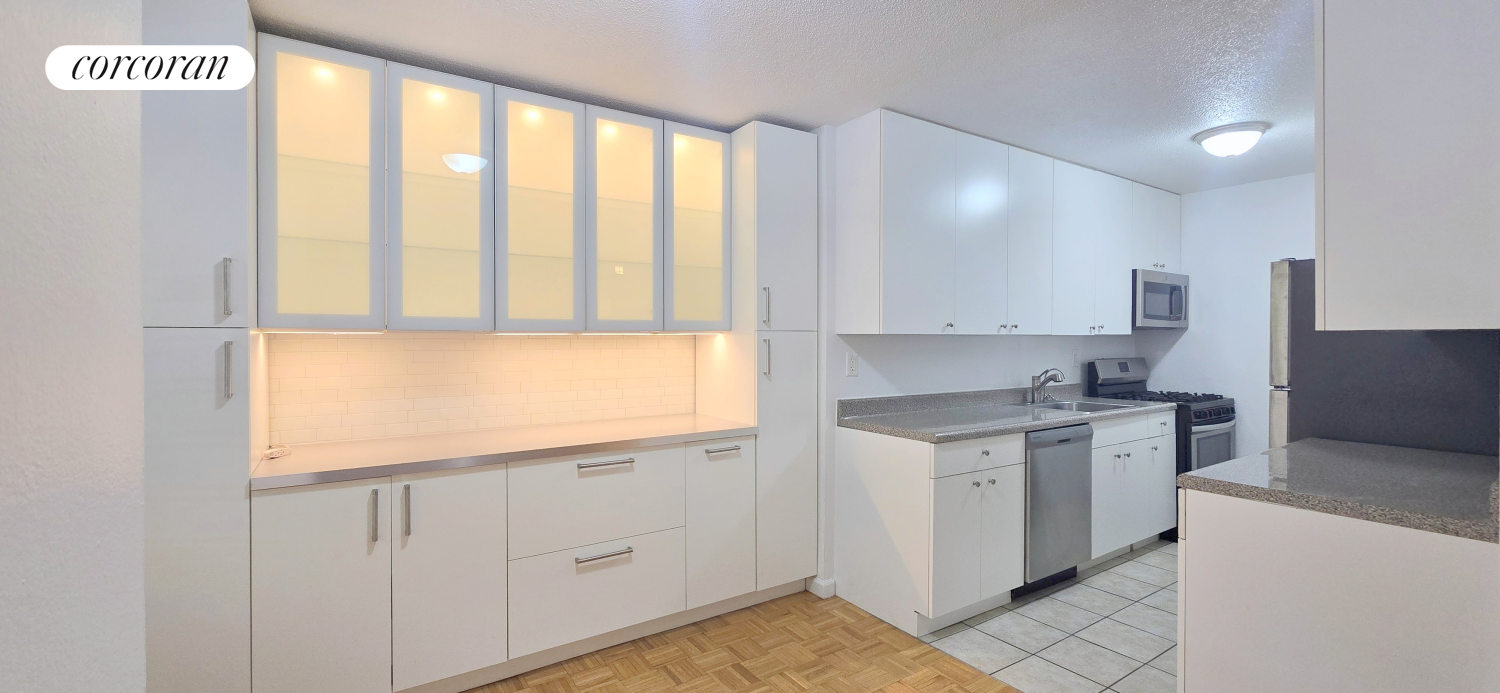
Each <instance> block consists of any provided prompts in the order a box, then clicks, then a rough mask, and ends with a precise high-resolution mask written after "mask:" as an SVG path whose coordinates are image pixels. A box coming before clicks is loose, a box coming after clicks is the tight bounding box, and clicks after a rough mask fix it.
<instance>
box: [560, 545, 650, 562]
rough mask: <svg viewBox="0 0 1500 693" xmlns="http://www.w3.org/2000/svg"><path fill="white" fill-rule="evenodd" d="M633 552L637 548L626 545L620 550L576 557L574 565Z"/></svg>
mask: <svg viewBox="0 0 1500 693" xmlns="http://www.w3.org/2000/svg"><path fill="white" fill-rule="evenodd" d="M631 553H635V549H634V548H633V547H630V546H627V547H625V548H623V549H620V550H619V551H610V552H609V553H601V554H599V555H597V556H589V557H588V558H574V559H573V565H583V564H585V563H592V562H594V561H602V560H604V559H606V558H614V557H615V556H624V555H626V554H631Z"/></svg>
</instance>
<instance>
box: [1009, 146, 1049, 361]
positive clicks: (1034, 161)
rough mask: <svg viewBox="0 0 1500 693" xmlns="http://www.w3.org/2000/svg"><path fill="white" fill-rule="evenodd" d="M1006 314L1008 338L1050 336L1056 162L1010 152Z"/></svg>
mask: <svg viewBox="0 0 1500 693" xmlns="http://www.w3.org/2000/svg"><path fill="white" fill-rule="evenodd" d="M1009 149H1010V152H1009V153H1010V157H1009V158H1010V171H1009V179H1008V181H1007V182H1008V183H1009V190H1008V192H1009V193H1010V194H1009V211H1010V213H1009V215H1008V221H1009V224H1008V226H1009V229H1008V237H1009V240H1008V243H1007V248H1008V252H1007V254H1006V263H1007V270H1006V287H1007V288H1006V314H1007V315H1008V317H1009V319H1010V331H1009V334H1052V300H1053V299H1052V275H1053V270H1052V257H1053V246H1052V238H1053V235H1052V233H1053V229H1052V227H1053V205H1052V197H1053V191H1054V185H1053V175H1054V174H1053V166H1054V163H1055V162H1054V161H1053V160H1052V159H1051V158H1049V157H1045V156H1042V155H1041V154H1037V153H1035V152H1028V151H1026V150H1024V149H1017V148H1015V147H1010V148H1009Z"/></svg>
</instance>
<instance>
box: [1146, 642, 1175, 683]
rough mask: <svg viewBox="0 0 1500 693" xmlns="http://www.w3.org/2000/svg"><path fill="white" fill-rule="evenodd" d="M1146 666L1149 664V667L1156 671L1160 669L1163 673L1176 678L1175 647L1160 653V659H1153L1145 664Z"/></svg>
mask: <svg viewBox="0 0 1500 693" xmlns="http://www.w3.org/2000/svg"><path fill="white" fill-rule="evenodd" d="M1147 664H1150V665H1151V666H1154V667H1156V668H1157V669H1161V670H1162V671H1165V672H1167V673H1168V674H1171V675H1173V676H1176V675H1177V646H1176V645H1173V646H1172V649H1170V650H1167V651H1166V652H1163V653H1161V656H1160V657H1157V658H1156V659H1153V660H1151V661H1149V662H1147Z"/></svg>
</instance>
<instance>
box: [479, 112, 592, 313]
mask: <svg viewBox="0 0 1500 693" xmlns="http://www.w3.org/2000/svg"><path fill="white" fill-rule="evenodd" d="M494 89H495V160H494V162H493V164H492V166H493V168H494V169H495V246H496V257H495V274H496V278H495V328H496V329H498V330H501V331H515V332H553V331H559V332H561V331H566V332H581V331H583V329H584V327H585V320H584V310H585V309H584V301H585V293H586V288H585V280H584V273H585V264H584V246H585V242H584V218H585V214H584V202H585V198H586V197H587V196H586V195H585V194H584V189H585V183H584V171H585V168H586V165H585V163H584V161H585V159H584V150H585V148H586V146H585V137H584V128H585V118H584V107H583V104H581V103H576V102H573V101H565V100H563V99H559V98H555V97H551V96H543V95H541V94H532V93H529V92H524V91H521V90H519V89H511V88H509V87H500V86H497V87H495V88H494Z"/></svg>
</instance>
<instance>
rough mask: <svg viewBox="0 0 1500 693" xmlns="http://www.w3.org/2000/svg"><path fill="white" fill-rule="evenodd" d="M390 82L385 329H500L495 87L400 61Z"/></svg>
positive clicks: (390, 71) (389, 76)
mask: <svg viewBox="0 0 1500 693" xmlns="http://www.w3.org/2000/svg"><path fill="white" fill-rule="evenodd" d="M386 79H387V82H386V94H387V97H388V98H387V100H386V132H387V144H386V153H387V154H386V157H387V158H386V161H387V164H386V194H387V196H388V200H389V207H388V208H387V212H386V224H387V229H388V231H387V233H388V234H389V235H388V239H387V242H386V249H387V252H388V253H389V268H390V275H389V278H388V281H387V288H386V306H387V311H388V315H387V316H386V324H387V326H388V327H390V328H391V329H397V330H493V329H495V307H494V305H495V304H494V302H495V234H494V226H495V220H494V216H495V181H494V174H495V168H494V167H493V166H492V165H491V163H492V162H493V161H494V159H495V151H494V150H495V139H494V138H495V124H494V120H495V118H494V114H495V101H494V94H493V87H492V86H491V85H490V84H488V83H485V82H479V81H475V80H472V79H464V78H462V77H454V76H452V75H445V74H443V73H440V72H432V71H430V70H421V69H418V68H414V67H408V66H406V65H398V64H395V63H392V64H390V65H389V66H388V67H387V70H386Z"/></svg>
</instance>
